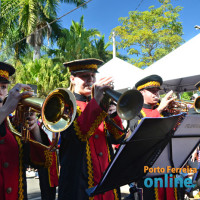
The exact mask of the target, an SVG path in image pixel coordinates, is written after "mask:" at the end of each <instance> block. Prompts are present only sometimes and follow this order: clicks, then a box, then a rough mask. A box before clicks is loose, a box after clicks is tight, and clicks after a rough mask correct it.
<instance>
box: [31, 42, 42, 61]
mask: <svg viewBox="0 0 200 200" xmlns="http://www.w3.org/2000/svg"><path fill="white" fill-rule="evenodd" d="M40 48H41V46H39V45H35V46H34V52H33V61H34V60H35V59H37V60H39V59H40V58H41V54H40Z"/></svg>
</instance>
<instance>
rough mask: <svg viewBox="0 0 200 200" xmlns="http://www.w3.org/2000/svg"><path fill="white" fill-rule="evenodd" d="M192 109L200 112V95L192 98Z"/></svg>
mask: <svg viewBox="0 0 200 200" xmlns="http://www.w3.org/2000/svg"><path fill="white" fill-rule="evenodd" d="M194 109H195V111H196V112H197V113H200V96H198V97H197V98H196V99H195V100H194Z"/></svg>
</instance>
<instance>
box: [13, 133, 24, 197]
mask: <svg viewBox="0 0 200 200" xmlns="http://www.w3.org/2000/svg"><path fill="white" fill-rule="evenodd" d="M14 136H15V135H14ZM15 139H16V141H17V143H18V147H19V189H18V195H19V199H20V200H23V199H24V189H23V164H22V159H23V147H22V143H21V138H20V137H18V136H15Z"/></svg>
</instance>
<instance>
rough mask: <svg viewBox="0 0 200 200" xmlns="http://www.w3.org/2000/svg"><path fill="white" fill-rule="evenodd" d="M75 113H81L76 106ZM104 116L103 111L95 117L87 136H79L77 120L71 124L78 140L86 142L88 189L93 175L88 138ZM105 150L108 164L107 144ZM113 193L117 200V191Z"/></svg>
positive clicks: (92, 198) (90, 198)
mask: <svg viewBox="0 0 200 200" xmlns="http://www.w3.org/2000/svg"><path fill="white" fill-rule="evenodd" d="M77 113H78V115H79V116H80V115H81V113H82V111H81V109H80V107H78V106H77ZM106 115H107V113H106V112H104V111H103V112H102V113H101V114H100V115H99V116H98V117H97V119H96V120H95V122H94V123H93V124H92V126H91V128H90V130H89V131H88V134H87V135H82V134H81V130H80V127H79V125H78V122H77V119H76V120H74V122H73V124H74V130H75V132H76V135H77V136H78V138H79V139H80V140H81V141H83V142H86V160H87V169H88V188H91V187H94V175H93V166H92V158H91V150H90V145H89V137H90V136H91V135H93V134H94V132H95V129H96V128H97V127H98V126H99V124H100V123H101V122H102V121H103V119H104V118H105V117H106ZM104 128H105V122H104ZM105 131H106V128H105ZM107 149H108V157H109V162H110V160H111V158H110V151H109V147H108V143H107ZM113 192H114V195H115V199H116V200H119V198H118V194H117V190H116V189H114V190H113ZM89 200H94V197H89Z"/></svg>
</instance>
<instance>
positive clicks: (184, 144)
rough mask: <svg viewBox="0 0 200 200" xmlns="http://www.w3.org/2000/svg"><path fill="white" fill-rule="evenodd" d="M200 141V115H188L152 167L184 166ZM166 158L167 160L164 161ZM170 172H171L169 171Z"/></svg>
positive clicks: (151, 174) (149, 174)
mask: <svg viewBox="0 0 200 200" xmlns="http://www.w3.org/2000/svg"><path fill="white" fill-rule="evenodd" d="M199 142H200V116H199V115H187V116H186V117H185V118H184V120H183V121H182V123H181V125H180V126H179V127H178V128H177V130H176V131H175V133H174V134H173V136H172V137H171V139H170V141H169V143H168V144H167V146H166V147H165V148H164V149H163V151H162V153H161V154H160V156H159V158H158V159H157V160H156V161H155V162H154V164H153V165H152V168H156V167H160V168H165V169H166V168H167V166H171V167H173V168H182V167H183V166H184V165H185V164H186V163H187V161H188V159H189V157H190V156H191V154H192V152H193V151H194V150H195V149H196V148H197V146H198V144H199ZM163 160H165V162H163ZM169 173H170V172H169ZM164 174H167V171H165V172H164V173H163V174H162V173H147V174H146V176H148V177H154V176H160V175H164Z"/></svg>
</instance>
